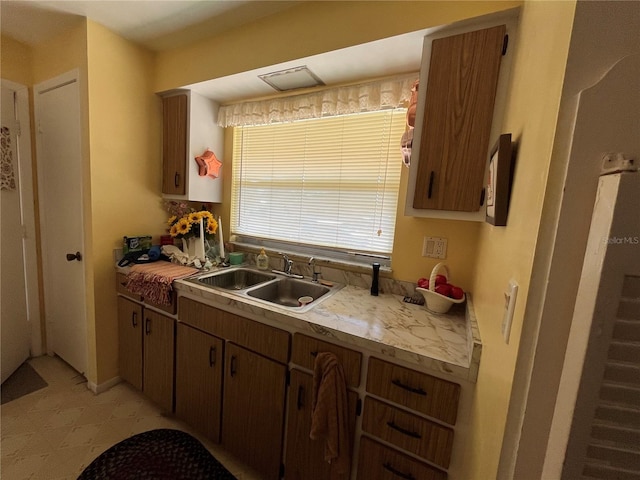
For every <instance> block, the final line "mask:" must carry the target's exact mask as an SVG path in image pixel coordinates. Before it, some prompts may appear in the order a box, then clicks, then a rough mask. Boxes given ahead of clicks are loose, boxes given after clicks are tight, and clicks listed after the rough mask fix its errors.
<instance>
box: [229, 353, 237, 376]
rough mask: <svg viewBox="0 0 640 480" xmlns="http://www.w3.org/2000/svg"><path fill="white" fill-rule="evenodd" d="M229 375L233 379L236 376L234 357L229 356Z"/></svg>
mask: <svg viewBox="0 0 640 480" xmlns="http://www.w3.org/2000/svg"><path fill="white" fill-rule="evenodd" d="M229 374H230V375H231V376H232V377H233V376H234V375H235V374H236V356H235V355H231V361H230V362H229Z"/></svg>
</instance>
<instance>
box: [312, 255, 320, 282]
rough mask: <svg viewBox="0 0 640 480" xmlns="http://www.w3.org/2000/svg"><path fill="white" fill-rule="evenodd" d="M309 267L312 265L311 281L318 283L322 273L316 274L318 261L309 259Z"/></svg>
mask: <svg viewBox="0 0 640 480" xmlns="http://www.w3.org/2000/svg"><path fill="white" fill-rule="evenodd" d="M309 265H311V272H312V274H311V281H312V282H315V283H317V282H318V277H319V276H320V272H316V259H315V258H314V257H311V258H310V259H309Z"/></svg>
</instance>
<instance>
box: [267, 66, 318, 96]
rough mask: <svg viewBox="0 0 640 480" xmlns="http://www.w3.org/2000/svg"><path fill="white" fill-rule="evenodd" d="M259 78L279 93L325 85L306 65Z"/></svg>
mask: <svg viewBox="0 0 640 480" xmlns="http://www.w3.org/2000/svg"><path fill="white" fill-rule="evenodd" d="M258 76H259V77H260V79H262V80H264V81H265V82H266V83H268V84H269V85H271V86H272V87H273V88H275V89H276V90H278V91H279V92H286V91H287V90H295V89H297V88H309V87H317V86H318V85H324V82H323V81H322V80H320V79H319V78H318V77H317V76H316V75H315V74H314V73H313V72H312V71H311V70H309V68H307V66H306V65H303V66H301V67H294V68H288V69H286V70H280V71H279V72H272V73H265V74H264V75H258Z"/></svg>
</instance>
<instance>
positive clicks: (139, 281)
mask: <svg viewBox="0 0 640 480" xmlns="http://www.w3.org/2000/svg"><path fill="white" fill-rule="evenodd" d="M198 272H199V270H198V269H197V268H191V267H184V266H182V265H175V264H173V263H170V262H165V261H158V262H155V263H147V264H140V265H133V266H132V267H131V271H130V272H129V273H128V274H127V290H129V291H130V292H132V293H137V294H138V295H142V297H143V298H144V299H145V300H149V301H150V302H153V303H157V304H159V305H170V304H171V291H172V290H173V287H172V285H171V284H172V283H173V281H174V280H178V279H180V278H184V277H188V276H190V275H193V274H195V273H198Z"/></svg>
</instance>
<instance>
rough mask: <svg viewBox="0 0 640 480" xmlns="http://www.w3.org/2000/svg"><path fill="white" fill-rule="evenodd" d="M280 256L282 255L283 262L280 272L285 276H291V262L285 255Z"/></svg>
mask: <svg viewBox="0 0 640 480" xmlns="http://www.w3.org/2000/svg"><path fill="white" fill-rule="evenodd" d="M281 255H282V259H283V260H284V265H283V267H282V271H283V272H284V273H285V274H287V275H291V268H293V260H289V257H288V256H287V254H286V253H282V254H281Z"/></svg>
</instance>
